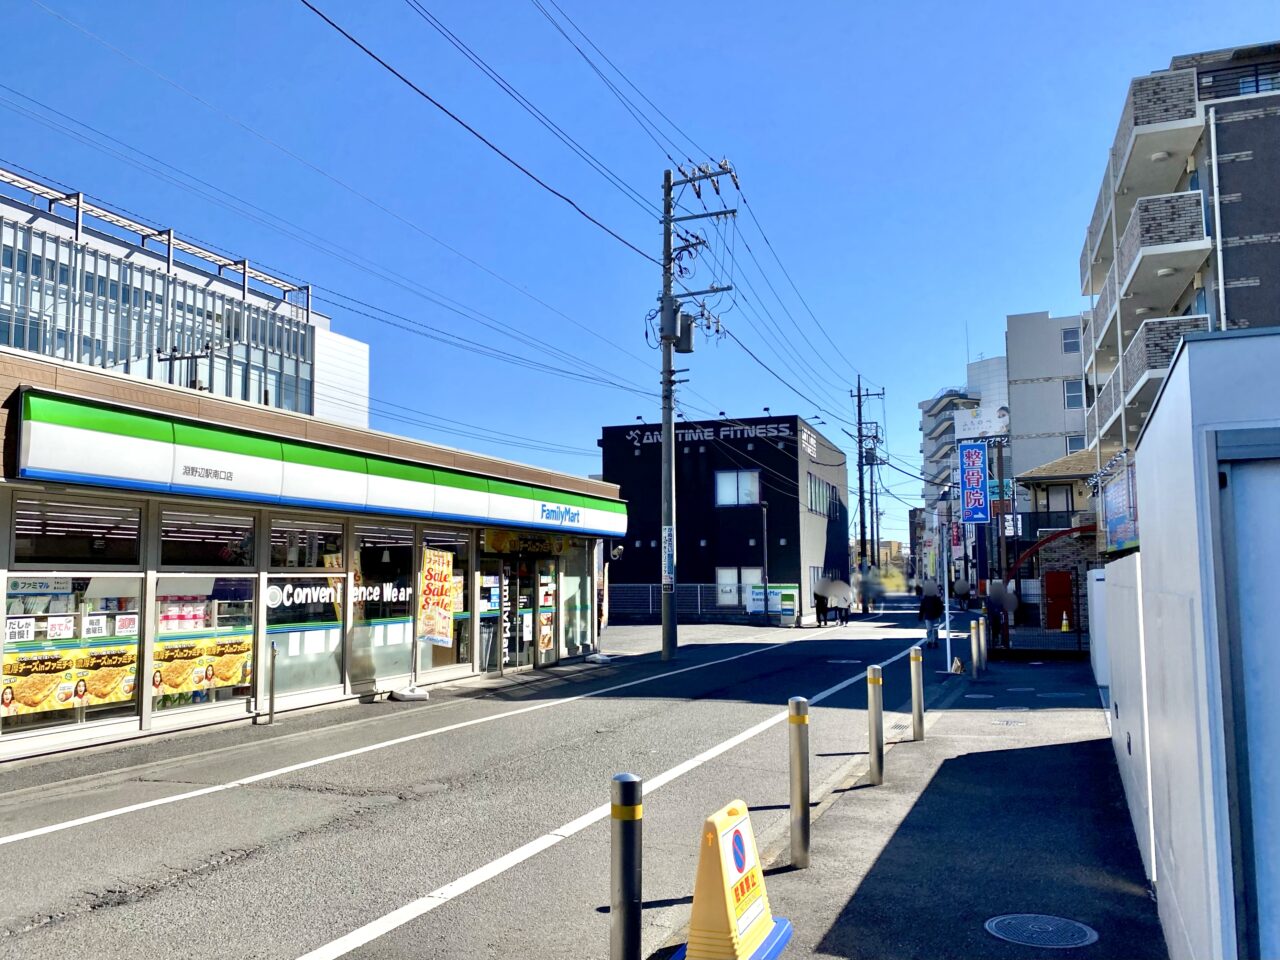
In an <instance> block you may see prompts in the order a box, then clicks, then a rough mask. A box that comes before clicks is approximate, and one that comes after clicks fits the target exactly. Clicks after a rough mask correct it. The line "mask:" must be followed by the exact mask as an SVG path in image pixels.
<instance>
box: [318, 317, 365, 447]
mask: <svg viewBox="0 0 1280 960" xmlns="http://www.w3.org/2000/svg"><path fill="white" fill-rule="evenodd" d="M315 338H316V342H315V368H314V384H315V386H314V390H315V406H314V408H313V413H314V415H315V416H316V417H317V418H318V419H320V420H328V421H329V422H330V423H341V424H345V425H347V426H351V427H361V428H363V429H366V430H367V429H368V427H369V345H368V344H367V343H363V342H361V341H359V340H353V339H351V338H350V337H344V336H343V335H342V334H340V333H334V332H333V331H332V330H322V329H317V330H316V332H315Z"/></svg>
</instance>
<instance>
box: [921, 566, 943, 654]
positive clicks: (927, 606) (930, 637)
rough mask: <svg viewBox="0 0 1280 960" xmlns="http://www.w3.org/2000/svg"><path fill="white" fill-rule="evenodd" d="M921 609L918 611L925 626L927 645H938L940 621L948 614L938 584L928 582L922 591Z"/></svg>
mask: <svg viewBox="0 0 1280 960" xmlns="http://www.w3.org/2000/svg"><path fill="white" fill-rule="evenodd" d="M921 593H922V595H921V597H920V609H919V610H918V611H917V614H918V617H919V620H920V622H922V623H923V624H924V626H925V642H926V645H927V646H930V647H936V646H937V645H938V621H939V620H941V619H942V618H943V616H944V615H945V614H946V612H947V611H946V608H945V607H944V606H943V604H942V597H940V596H938V585H937V584H936V583H933V582H932V581H929V582H926V583H925V585H924V587H923V588H922V591H921Z"/></svg>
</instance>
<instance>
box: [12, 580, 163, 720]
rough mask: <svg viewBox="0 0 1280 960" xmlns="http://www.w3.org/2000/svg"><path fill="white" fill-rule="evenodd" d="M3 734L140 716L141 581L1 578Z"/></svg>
mask: <svg viewBox="0 0 1280 960" xmlns="http://www.w3.org/2000/svg"><path fill="white" fill-rule="evenodd" d="M4 585H5V593H4V605H5V606H4V610H5V618H4V660H3V663H4V667H3V676H2V677H0V734H3V733H11V732H13V731H15V730H22V729H30V728H32V727H40V726H52V725H57V724H74V723H85V722H89V721H92V720H99V719H103V718H107V717H117V718H118V717H133V716H137V715H138V695H137V687H138V683H137V672H138V637H139V632H140V628H141V621H142V618H141V610H140V608H141V597H142V578H141V577H119V576H89V577H57V576H44V575H41V574H15V573H11V574H10V575H9V576H8V577H7V578H6V579H5V584H4Z"/></svg>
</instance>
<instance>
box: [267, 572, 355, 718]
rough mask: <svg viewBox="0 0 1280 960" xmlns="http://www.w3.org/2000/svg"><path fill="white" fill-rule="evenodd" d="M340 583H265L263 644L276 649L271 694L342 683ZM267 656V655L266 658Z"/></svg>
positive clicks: (275, 579) (284, 579)
mask: <svg viewBox="0 0 1280 960" xmlns="http://www.w3.org/2000/svg"><path fill="white" fill-rule="evenodd" d="M345 580H346V578H345V577H343V576H336V577H305V576H303V577H297V576H271V577H268V578H267V592H266V596H265V597H263V600H264V601H265V603H266V605H267V639H268V640H269V641H270V642H271V644H272V645H274V647H275V650H276V692H277V693H296V692H298V691H301V690H316V689H320V688H322V687H332V686H336V685H338V684H341V683H342V588H343V584H344V582H345ZM269 655H270V654H269V653H268V656H269Z"/></svg>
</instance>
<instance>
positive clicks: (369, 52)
mask: <svg viewBox="0 0 1280 960" xmlns="http://www.w3.org/2000/svg"><path fill="white" fill-rule="evenodd" d="M298 2H299V3H301V4H302V5H303V6H304V7H306V8H307V9H308V10H310V11H311V12H312V13H314V14H315V15H316V16H317V17H319V18H320V19H321V20H323V21H324V22H325V23H327V24H328V25H329V26H331V27H332V28H333V29H334V30H336V31H337V32H338V33H340V34H341V35H342V36H343V37H345V38H346V39H347V40H348V41H349V42H350V43H352V44H353V45H354V46H356V47H357V48H359V49H360V51H361V52H363V53H364V54H365V55H366V56H367V57H369V58H370V59H372V60H373V61H375V62H376V63H378V64H379V65H380V66H381V67H382V68H383V69H384V70H386V71H387V72H388V73H390V74H391V75H392V76H394V77H395V78H396V79H397V80H399V81H400V82H401V83H403V84H404V85H405V86H406V87H408V88H409V89H410V90H412V91H413V92H414V93H416V94H417V95H418V96H420V97H421V98H422V99H423V100H426V101H427V103H429V104H431V105H432V106H433V107H435V108H436V109H437V110H439V111H440V112H441V113H443V114H444V115H445V116H447V117H448V118H449V119H450V120H452V121H453V122H454V123H456V124H458V126H460V127H462V129H464V130H466V131H467V132H468V133H469V134H471V135H472V136H473V137H475V138H476V139H477V140H479V141H480V142H481V143H483V144H484V145H485V146H486V147H488V148H489V149H490V150H492V151H493V152H494V153H496V154H497V155H498V156H500V157H501V158H502V159H503V160H505V161H507V163H509V164H511V166H513V167H515V168H516V169H517V170H519V171H520V172H521V173H523V174H524V175H525V176H526V177H528V178H529V179H530V180H532V181H533V182H534V183H536V184H537V185H538V186H540V187H541V188H542V189H543V190H545V191H547V192H548V193H550V194H551V195H552V196H554V197H558V198H559V199H561V200H563V201H564V202H565V203H567V204H568V205H569V206H570V207H572V208H573V209H574V210H575V211H576V212H577V213H578V214H579V215H580V216H582V217H583V218H585V219H586V220H588V221H589V222H591V223H593V224H595V225H596V226H597V227H599V228H600V229H601V230H603V231H604V232H605V233H607V234H609V236H611V237H613V239H615V240H617V241H618V242H619V243H621V244H622V245H623V246H625V247H627V248H629V249H630V250H632V251H634V252H636V253H638V254H640V256H642V257H644V258H645V259H646V260H648V261H650V262H651V263H658V262H659V261H658V259H657V258H656V257H652V256H650V255H649V254H647V253H645V252H644V251H643V250H641V249H640V248H639V247H637V246H636V245H635V244H633V243H632V242H631V241H630V240H627V239H626V238H625V237H623V236H622V235H621V234H620V233H617V232H616V231H615V230H613V229H612V228H611V227H608V226H606V225H605V224H603V223H601V222H600V221H599V220H597V219H596V218H595V217H593V216H592V215H591V214H589V213H587V211H586V210H584V209H582V207H580V206H579V205H578V204H577V202H576V201H575V200H573V199H572V198H571V197H569V196H567V195H566V194H563V193H561V192H560V191H559V190H557V189H556V188H555V187H553V186H551V184H549V183H547V182H546V181H545V180H543V179H542V178H541V177H539V176H538V175H537V174H536V173H534V172H533V171H532V170H530V169H529V168H528V167H526V166H524V165H523V164H521V163H520V162H519V161H518V160H516V159H515V158H514V157H512V156H511V154H509V153H507V152H506V151H505V150H503V149H502V148H501V147H499V146H498V145H497V144H496V143H494V142H493V141H492V140H490V139H489V138H488V137H486V136H485V135H484V134H482V133H481V132H480V131H479V130H477V129H476V128H475V127H473V126H471V124H469V123H467V122H466V121H465V120H463V119H462V118H461V117H460V116H458V115H457V114H456V113H454V112H453V111H452V110H450V109H449V108H448V107H446V106H445V105H444V104H443V103H441V102H440V101H439V100H437V99H436V98H435V97H433V96H431V94H429V93H427V91H425V90H423V89H422V88H421V87H420V86H418V85H417V84H416V83H414V82H413V81H412V80H410V79H409V78H408V77H406V76H405V75H404V74H403V73H401V72H400V71H399V70H397V69H396V68H395V67H393V66H392V65H391V64H389V63H388V62H387V61H386V60H384V59H382V57H380V56H378V54H376V53H374V52H373V51H372V50H370V49H369V48H368V47H366V46H365V45H364V44H363V43H361V42H360V41H359V40H357V39H356V38H355V37H354V36H352V35H351V34H350V33H348V32H347V31H346V30H345V29H343V28H342V27H341V26H339V25H338V24H337V23H335V22H334V21H333V20H331V19H330V18H329V16H328V15H327V14H325V13H324V12H323V11H322V10H320V8H319V7H317V6H315V5H314V4H312V3H311V0H298Z"/></svg>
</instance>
